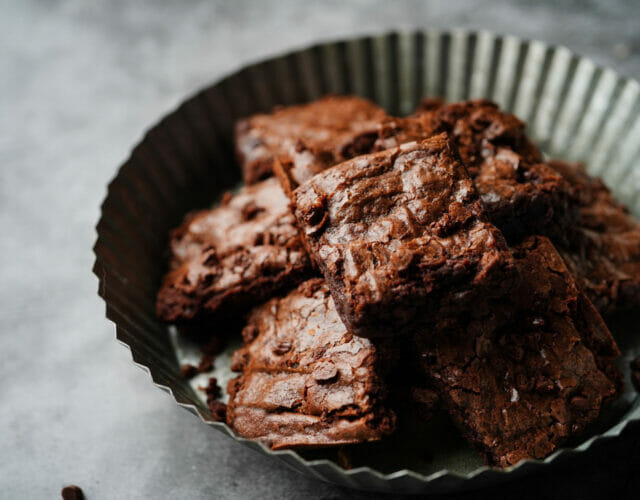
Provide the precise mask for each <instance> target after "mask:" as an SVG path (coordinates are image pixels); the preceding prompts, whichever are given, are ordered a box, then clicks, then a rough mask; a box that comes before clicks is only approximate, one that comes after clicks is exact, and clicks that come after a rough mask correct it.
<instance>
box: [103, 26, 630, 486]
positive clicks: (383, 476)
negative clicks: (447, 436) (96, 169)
mask: <svg viewBox="0 0 640 500" xmlns="http://www.w3.org/2000/svg"><path fill="white" fill-rule="evenodd" d="M416 33H422V34H423V35H425V36H430V37H439V38H441V37H442V36H444V35H449V36H452V35H456V34H458V35H460V34H462V35H466V36H470V35H476V36H487V37H492V38H493V39H494V40H505V39H507V38H508V39H512V40H516V41H518V42H520V43H525V44H531V43H535V44H539V45H540V46H541V47H543V48H544V49H545V50H553V51H557V50H564V51H566V52H567V53H568V54H569V55H570V56H571V57H577V58H578V60H587V61H589V62H591V60H590V59H588V58H585V57H582V56H579V55H577V54H576V53H575V52H573V51H571V50H570V49H569V48H567V47H566V46H564V45H553V44H548V43H545V42H542V41H539V40H535V39H524V38H519V37H516V36H513V35H500V34H496V33H493V32H491V31H488V30H465V29H458V28H456V29H452V30H411V31H388V32H384V33H377V34H362V35H359V36H358V37H356V38H341V39H333V40H331V39H329V40H324V39H320V40H317V41H316V42H315V43H313V44H305V45H300V46H297V47H294V48H292V49H289V50H287V51H282V52H277V53H274V54H272V55H271V56H270V57H263V58H260V59H255V60H253V61H251V60H250V61H248V62H247V63H246V64H244V65H242V66H237V67H236V68H235V69H232V70H231V71H230V72H229V73H228V74H227V75H226V76H224V77H221V78H220V79H218V80H217V81H216V82H214V83H213V84H211V85H215V84H216V83H220V82H222V81H223V80H227V79H229V78H232V77H233V76H235V75H237V74H238V73H240V72H241V71H243V70H244V69H247V68H250V67H252V66H254V65H256V64H258V63H260V62H262V61H265V60H271V59H278V58H283V57H287V56H290V55H293V54H295V53H298V52H301V51H305V50H312V49H314V48H316V47H322V46H325V45H332V44H337V43H344V42H348V41H354V40H376V39H384V38H386V37H389V36H403V35H404V36H411V35H415V34H416ZM594 67H595V68H596V69H598V70H601V71H610V72H612V73H613V74H614V75H615V76H616V78H617V79H618V81H620V82H623V83H624V84H632V85H635V86H640V82H638V81H637V80H635V79H633V78H630V77H627V76H624V75H619V74H618V73H617V72H615V71H613V70H611V69H609V68H607V67H605V66H602V65H599V64H595V63H594ZM206 88H208V86H207V87H205V89H206ZM203 91H204V89H200V90H198V91H196V92H193V93H191V94H189V95H188V96H187V97H186V98H185V99H183V101H181V103H180V104H178V105H177V106H175V107H173V108H171V109H169V111H167V112H166V113H165V114H164V115H163V117H162V118H161V119H160V120H159V121H158V123H156V124H154V125H153V126H151V127H149V128H148V129H147V130H146V131H144V132H143V133H142V135H141V137H140V140H138V141H137V142H136V143H135V144H138V143H140V142H141V141H143V140H144V139H145V138H146V137H147V134H148V132H149V131H150V130H151V129H153V128H154V127H155V126H157V125H158V124H159V123H161V122H162V121H163V120H164V118H166V117H167V116H168V115H170V114H172V113H174V112H176V111H177V110H178V109H180V107H181V106H182V103H183V102H186V101H188V100H190V99H192V98H195V97H196V96H198V95H200V94H201V93H202V92H203ZM118 172H119V171H118ZM116 177H117V174H116ZM114 179H115V177H114ZM112 182H113V180H112ZM111 190H112V186H111V182H110V183H109V185H108V187H107V193H106V196H105V198H104V201H106V199H107V198H108V197H109V195H110V193H111ZM104 201H103V203H102V204H101V207H100V208H101V212H102V206H103V205H104ZM95 230H96V234H97V238H96V244H97V243H98V241H99V237H100V235H99V232H98V229H97V226H96V228H95ZM93 250H94V254H95V245H94V248H93ZM99 265H100V264H99V256H97V255H96V260H95V262H94V266H93V273H94V274H95V275H96V277H97V278H98V281H99V283H98V295H99V296H100V297H101V298H102V299H103V300H104V294H103V280H104V276H101V275H100V274H99V271H98V269H99V267H98V266H99ZM105 311H106V317H107V318H108V319H109V320H110V321H111V322H112V323H114V325H115V326H116V332H115V333H116V334H115V338H116V340H117V342H118V343H119V344H121V345H122V346H124V347H126V348H127V350H128V351H129V353H130V355H131V359H132V362H133V364H134V365H135V366H137V367H138V368H140V369H141V370H143V371H144V372H145V373H146V374H147V375H148V376H149V378H150V380H151V382H152V383H153V384H154V385H155V386H156V387H158V388H159V389H161V390H163V391H164V392H166V393H168V394H169V395H170V396H171V398H172V399H173V400H174V402H175V403H176V404H177V405H178V406H180V407H182V408H184V409H185V410H187V411H189V412H190V413H192V414H194V415H196V416H197V417H199V419H200V420H201V421H202V422H203V423H205V424H207V425H208V426H210V427H213V428H214V429H216V430H217V431H219V432H222V433H223V434H225V435H227V436H228V437H230V438H232V439H234V440H235V441H238V442H239V443H242V444H243V445H244V446H247V447H249V448H251V449H254V450H256V451H259V452H261V453H263V454H265V455H268V456H273V457H275V458H277V459H279V460H280V461H281V462H283V463H284V464H286V465H287V466H289V467H292V468H294V469H295V470H298V471H300V470H304V471H306V472H309V473H311V475H312V476H313V477H315V478H317V479H320V480H322V481H332V480H331V479H330V478H328V477H327V476H326V474H325V473H324V472H322V471H320V470H318V469H319V468H328V469H329V470H330V471H332V472H333V473H334V474H336V475H338V476H344V477H345V478H355V477H358V476H364V478H366V477H367V476H371V477H373V478H375V479H376V480H378V481H382V482H397V481H399V480H402V479H404V478H411V479H412V480H414V481H417V482H419V483H423V484H424V485H428V484H432V483H434V482H435V481H436V480H441V479H451V480H453V481H454V484H455V482H458V484H460V485H461V489H466V487H471V488H473V485H468V486H467V485H464V486H463V485H462V483H463V482H464V483H466V482H469V481H470V480H478V479H481V478H489V477H491V478H492V479H496V478H498V479H499V478H507V477H509V476H511V475H512V474H513V473H516V472H522V471H524V470H525V469H529V470H528V471H526V472H527V473H528V472H532V471H536V470H540V469H541V468H542V467H544V466H545V465H549V464H552V463H554V462H556V461H558V460H559V459H560V458H563V457H570V456H573V455H578V454H582V453H584V452H586V451H588V450H589V449H590V448H591V446H592V445H594V444H596V443H601V442H607V441H610V440H612V439H615V438H617V437H619V436H620V435H621V434H622V433H623V432H624V431H625V430H626V429H627V427H628V426H629V424H631V423H634V422H640V411H639V410H640V402H639V401H638V400H637V399H636V401H635V403H634V404H633V406H632V408H631V409H630V410H629V411H630V412H633V413H634V414H633V415H631V416H629V415H627V416H625V417H623V420H621V421H620V422H619V423H617V424H616V425H614V426H613V427H611V428H610V429H608V430H607V431H605V432H604V433H602V434H599V435H596V436H592V437H591V438H589V439H588V440H586V441H585V442H583V443H581V444H580V445H577V446H575V447H573V448H562V447H561V448H559V449H558V450H556V451H555V452H554V453H552V454H551V455H549V456H548V457H546V458H544V459H542V460H538V459H525V460H522V461H520V462H519V463H517V464H516V465H513V466H511V467H507V468H504V469H500V468H495V467H490V466H481V467H478V468H476V469H475V470H473V471H471V472H468V473H460V472H455V471H450V470H448V469H442V470H439V471H437V472H434V473H432V474H429V475H424V474H420V473H418V472H415V471H412V470H410V469H401V470H398V471H395V472H392V473H382V472H379V471H377V470H375V469H373V468H371V467H366V466H363V467H357V468H353V469H348V470H347V469H343V468H341V467H340V466H338V465H337V464H336V463H334V462H332V461H330V460H328V459H315V460H306V459H304V458H303V457H301V456H300V455H299V454H297V453H296V452H295V451H294V450H277V451H274V450H271V449H270V448H268V447H266V446H265V445H263V444H262V443H259V442H256V441H252V440H249V439H246V438H243V437H241V436H238V435H236V434H235V433H234V432H233V431H232V430H231V429H230V428H229V427H228V426H227V425H226V424H225V423H223V422H217V421H213V420H211V419H210V418H209V416H208V415H207V414H206V413H204V411H203V410H202V408H199V407H198V406H196V405H194V404H193V403H188V402H184V401H180V400H179V398H178V397H177V396H176V395H175V394H174V392H173V390H172V389H171V388H170V387H169V386H167V385H164V384H161V383H158V382H156V381H155V380H154V376H153V373H152V371H151V369H150V368H149V367H148V366H147V365H145V364H143V363H141V362H139V361H138V360H137V359H136V352H135V351H134V349H132V347H131V346H130V345H129V344H127V343H126V342H125V341H123V340H122V339H121V332H122V331H124V329H123V328H122V327H121V326H120V325H118V324H117V323H116V321H115V320H114V319H113V318H111V317H110V314H109V313H108V311H107V304H106V302H105ZM295 466H297V467H295ZM359 479H360V480H359V481H358V483H357V484H352V482H351V481H345V482H342V483H341V484H342V485H343V486H352V487H356V488H360V489H369V488H367V486H366V485H365V484H364V482H363V481H362V479H363V478H359ZM473 482H474V483H475V482H476V481H473ZM392 486H393V485H392ZM371 489H373V490H376V491H380V488H376V487H375V486H374V487H373V488H371ZM410 489H411V490H414V488H410ZM451 489H452V488H450V487H447V488H444V489H442V490H440V489H439V491H443V492H444V491H451ZM384 490H385V491H386V490H387V488H385V489H384ZM388 491H393V488H389V489H388Z"/></svg>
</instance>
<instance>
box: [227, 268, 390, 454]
mask: <svg viewBox="0 0 640 500" xmlns="http://www.w3.org/2000/svg"><path fill="white" fill-rule="evenodd" d="M243 337H244V339H245V346H244V347H243V348H241V349H240V350H238V351H236V353H235V354H234V356H233V362H232V369H233V370H234V371H240V372H242V373H241V375H239V376H238V377H237V378H235V379H233V380H231V381H230V382H229V386H228V392H229V395H230V400H229V404H228V406H227V423H228V425H229V426H230V427H231V428H232V429H233V430H234V431H235V432H237V433H238V434H240V435H241V436H244V437H247V438H250V439H255V440H258V441H260V442H262V443H264V444H265V445H267V446H269V447H271V448H273V449H281V448H291V447H296V448H300V447H307V448H308V447H322V446H333V445H344V444H351V443H361V442H366V441H376V440H379V439H380V438H382V437H383V436H385V435H387V434H390V433H391V432H392V431H393V430H394V428H395V415H394V413H393V411H391V410H389V409H386V408H385V407H384V402H385V398H386V396H387V389H386V387H385V385H384V381H383V380H384V375H385V373H386V372H387V371H388V370H389V369H390V367H391V365H392V364H393V360H394V359H395V357H396V356H395V355H394V352H393V349H392V348H390V347H389V348H387V347H385V346H383V345H381V344H380V342H378V343H374V342H373V341H371V340H368V339H365V338H361V337H357V336H354V335H353V334H351V333H349V332H348V331H347V330H346V328H345V327H344V325H343V323H342V322H341V321H340V318H339V317H338V314H337V312H336V309H335V306H334V303H333V300H332V299H331V295H330V293H329V290H328V288H327V286H326V284H325V283H324V281H323V280H322V279H320V278H314V279H311V280H309V281H306V282H304V283H302V284H301V285H300V286H299V287H298V288H297V289H296V290H294V291H292V292H291V293H289V294H288V295H287V296H285V297H283V298H273V299H271V300H270V301H269V302H267V303H266V304H263V305H261V306H259V307H257V308H255V309H254V310H253V311H252V312H251V313H250V315H249V318H248V324H247V326H246V327H245V329H244V330H243Z"/></svg>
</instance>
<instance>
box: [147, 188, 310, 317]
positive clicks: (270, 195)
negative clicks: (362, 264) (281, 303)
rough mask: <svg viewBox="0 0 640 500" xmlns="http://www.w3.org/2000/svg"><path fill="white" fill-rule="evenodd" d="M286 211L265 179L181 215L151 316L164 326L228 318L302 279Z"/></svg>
mask: <svg viewBox="0 0 640 500" xmlns="http://www.w3.org/2000/svg"><path fill="white" fill-rule="evenodd" d="M288 204H289V200H288V199H287V197H286V196H285V194H284V192H283V191H282V188H281V187H280V185H279V183H278V181H277V180H276V179H275V178H272V179H267V180H266V181H263V182H260V183H258V184H254V185H252V186H248V187H243V188H242V189H240V191H239V192H238V193H237V194H235V195H231V194H230V193H228V194H227V195H226V196H225V197H224V198H223V200H222V203H221V204H220V206H218V207H216V208H213V209H211V210H202V211H198V212H194V213H192V214H189V215H188V216H187V217H186V219H185V221H184V223H183V224H182V225H181V226H180V227H179V228H177V229H176V230H174V231H173V232H172V234H171V243H170V251H171V259H170V271H169V272H168V273H167V275H166V276H165V277H164V280H163V283H162V286H161V288H160V290H159V292H158V296H157V302H156V311H157V314H158V316H159V317H160V318H161V319H163V320H165V321H171V322H182V321H186V320H191V319H194V318H196V317H205V316H207V317H213V316H215V315H224V316H230V315H233V314H234V313H237V312H240V311H245V310H248V309H249V308H251V307H253V306H254V305H256V304H258V303H260V302H262V301H264V300H266V299H267V298H269V297H271V296H272V295H273V294H274V293H278V292H280V291H285V290H286V289H288V288H291V287H294V286H296V285H297V284H299V283H300V282H302V281H303V280H304V279H306V278H307V277H308V276H309V274H310V269H311V266H310V261H309V258H308V256H307V253H306V251H305V249H304V246H303V244H302V241H301V238H300V236H299V233H298V230H297V228H296V226H295V220H294V218H293V215H292V214H291V213H290V211H289V207H288Z"/></svg>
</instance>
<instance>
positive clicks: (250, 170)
mask: <svg viewBox="0 0 640 500" xmlns="http://www.w3.org/2000/svg"><path fill="white" fill-rule="evenodd" d="M386 118H387V114H386V113H385V112H384V110H383V109H382V108H380V107H378V106H376V105H375V104H374V103H372V102H371V101H368V100H366V99H362V98H360V97H356V96H327V97H323V98H321V99H318V100H317V101H314V102H311V103H308V104H303V105H300V106H289V107H286V108H279V109H276V110H275V111H273V112H272V113H270V114H259V115H253V116H250V117H249V118H246V119H244V120H240V121H239V122H238V123H237V125H236V130H235V143H236V155H237V157H238V161H239V163H240V166H241V168H242V173H243V178H244V181H245V183H246V184H252V183H254V182H257V181H259V180H261V179H264V178H266V177H268V176H269V175H271V173H272V170H273V167H274V161H275V160H276V159H280V160H281V161H282V163H283V165H284V168H285V170H286V172H288V175H287V176H285V177H284V179H291V181H292V182H294V183H301V182H303V181H304V180H306V179H307V178H309V177H311V176H312V175H313V174H314V173H315V172H318V171H321V170H324V169H325V168H327V166H331V165H334V164H336V163H339V162H341V161H344V160H346V159H348V158H352V157H354V156H357V155H359V154H362V153H365V152H369V150H370V148H371V146H372V145H373V143H374V141H375V140H376V138H377V127H378V125H379V124H380V123H381V122H382V121H383V120H385V119H386ZM287 185H288V183H287V182H285V183H284V186H285V189H286V188H287Z"/></svg>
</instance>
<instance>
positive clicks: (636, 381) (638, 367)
mask: <svg viewBox="0 0 640 500" xmlns="http://www.w3.org/2000/svg"><path fill="white" fill-rule="evenodd" d="M629 364H630V365H631V382H633V386H634V387H635V388H636V391H638V392H640V355H638V356H636V357H635V358H634V359H633V360H632V361H631V363H629Z"/></svg>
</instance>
